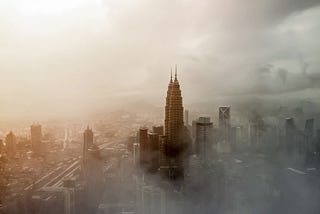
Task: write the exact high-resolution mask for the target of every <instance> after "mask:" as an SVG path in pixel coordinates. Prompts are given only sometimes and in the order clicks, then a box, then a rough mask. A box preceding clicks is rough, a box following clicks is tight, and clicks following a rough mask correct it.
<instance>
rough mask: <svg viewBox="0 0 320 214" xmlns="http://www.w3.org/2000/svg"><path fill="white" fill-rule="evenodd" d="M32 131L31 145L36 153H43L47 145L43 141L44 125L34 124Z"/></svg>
mask: <svg viewBox="0 0 320 214" xmlns="http://www.w3.org/2000/svg"><path fill="white" fill-rule="evenodd" d="M30 131H31V147H32V150H33V152H34V153H35V154H36V155H43V154H44V153H45V147H44V145H43V143H42V127H41V125H40V124H32V125H31V127H30Z"/></svg>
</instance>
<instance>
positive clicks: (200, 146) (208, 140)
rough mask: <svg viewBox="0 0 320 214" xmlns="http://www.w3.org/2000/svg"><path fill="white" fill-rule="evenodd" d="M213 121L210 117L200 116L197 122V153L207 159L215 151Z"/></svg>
mask: <svg viewBox="0 0 320 214" xmlns="http://www.w3.org/2000/svg"><path fill="white" fill-rule="evenodd" d="M212 131H213V123H212V122H211V121H210V117H200V118H199V119H198V120H197V122H196V141H195V143H196V154H197V155H198V156H199V157H200V158H201V159H202V160H206V159H207V158H208V156H209V155H211V154H212V151H213V148H212V146H213V138H212Z"/></svg>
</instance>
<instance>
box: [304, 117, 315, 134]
mask: <svg viewBox="0 0 320 214" xmlns="http://www.w3.org/2000/svg"><path fill="white" fill-rule="evenodd" d="M304 132H305V134H306V135H307V136H308V137H313V132H314V119H313V118H311V119H308V120H306V124H305V127H304Z"/></svg>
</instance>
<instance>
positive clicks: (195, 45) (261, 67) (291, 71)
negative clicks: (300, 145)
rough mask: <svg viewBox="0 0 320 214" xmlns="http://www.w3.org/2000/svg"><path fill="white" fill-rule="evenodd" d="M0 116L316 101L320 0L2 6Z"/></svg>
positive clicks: (121, 0)
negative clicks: (130, 106) (172, 90)
mask: <svg viewBox="0 0 320 214" xmlns="http://www.w3.org/2000/svg"><path fill="white" fill-rule="evenodd" d="M0 14H1V18H0V47H1V48H0V78H1V84H0V117H1V118H6V119H12V118H25V117H28V118H32V119H38V118H55V117H57V116H59V117H65V116H70V115H71V116H77V117H78V116H79V117H81V116H83V115H87V114H90V113H95V112H101V111H104V110H110V109H113V108H117V107H119V106H121V104H124V103H126V102H131V101H135V100H145V101H147V102H149V103H152V104H154V105H159V106H163V105H164V98H165V92H166V87H167V84H168V80H169V75H170V67H173V66H174V65H175V64H177V65H178V75H179V80H180V82H181V87H182V88H183V96H184V103H186V105H191V104H192V103H198V102H210V101H214V100H215V99H218V98H222V97H233V98H238V99H241V98H242V97H259V98H261V99H264V98H268V99H270V98H272V99H273V98H274V99H282V98H285V99H289V98H290V97H291V98H293V99H296V100H299V99H308V98H310V99H313V100H316V99H318V100H319V98H320V90H319V86H320V71H319V69H318V68H319V66H320V57H319V53H320V43H319V35H320V6H319V1H316V0H314V1H312V0H311V1H301V0H282V1H277V0H259V1H256V0H249V1H248V0H246V1H244V0H243V1H239V0H226V1H211V0H202V1H191V0H186V1H175V0H171V1H160V0H159V1H150V0H137V1H134V0H117V1H115V0H114V1H111V0H110V1H107V0H100V1H98V0H97V1H92V0H54V1H53V0H52V1H50V0H42V1H36V0H20V1H19V0H10V1H4V0H2V1H0Z"/></svg>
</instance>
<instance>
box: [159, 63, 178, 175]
mask: <svg viewBox="0 0 320 214" xmlns="http://www.w3.org/2000/svg"><path fill="white" fill-rule="evenodd" d="M183 130H184V126H183V104H182V96H181V90H180V84H179V81H178V78H177V67H176V69H175V78H174V81H173V80H172V75H171V79H170V82H169V86H168V91H167V97H166V106H165V136H166V143H165V144H166V145H165V146H163V145H162V147H164V148H165V158H166V161H165V162H166V164H167V166H161V167H162V169H165V168H166V169H167V170H166V172H165V173H164V174H166V175H168V177H169V178H170V179H173V180H175V179H178V178H183V174H184V172H183V170H184V169H183V157H182V152H183ZM162 143H163V142H162ZM161 149H163V148H161ZM161 167H160V170H161Z"/></svg>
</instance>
